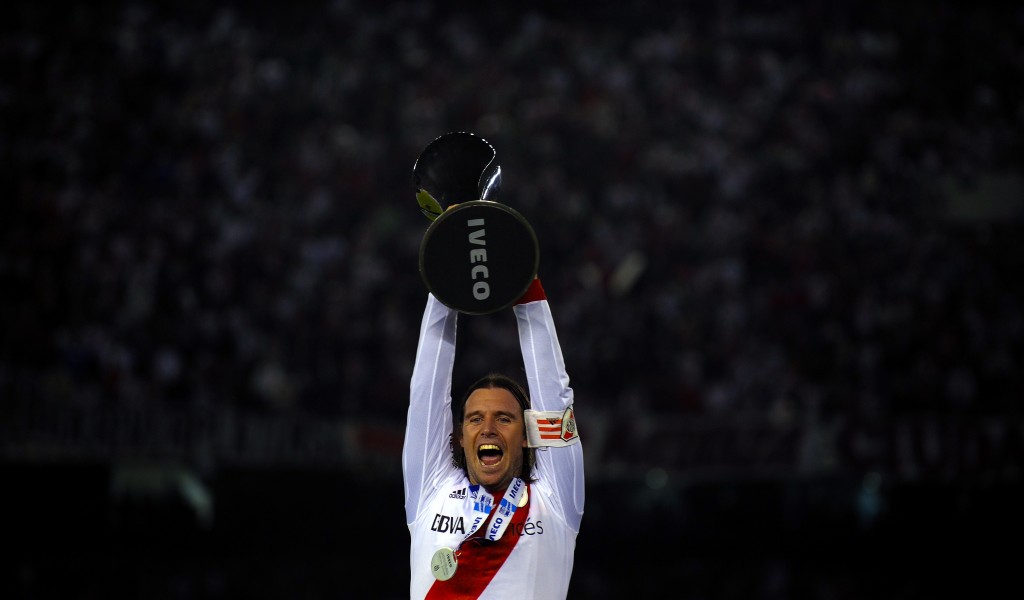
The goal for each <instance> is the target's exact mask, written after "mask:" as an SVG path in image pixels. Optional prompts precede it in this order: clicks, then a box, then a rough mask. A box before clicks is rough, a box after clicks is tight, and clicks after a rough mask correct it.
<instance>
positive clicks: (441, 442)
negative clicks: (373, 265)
mask: <svg viewBox="0 0 1024 600" xmlns="http://www.w3.org/2000/svg"><path fill="white" fill-rule="evenodd" d="M495 155H496V153H495V151H494V149H493V147H491V145H490V144H489V143H488V142H487V141H485V140H483V139H482V138H480V137H478V136H476V135H474V134H471V133H466V132H453V133H448V134H445V135H442V136H441V137H439V138H437V139H435V140H434V141H433V142H431V143H430V144H429V145H428V146H427V147H426V148H425V149H424V151H423V152H422V153H421V154H420V156H419V158H418V159H417V161H416V165H415V166H414V168H413V172H414V179H415V183H416V192H417V193H416V199H417V203H418V204H419V206H420V210H421V211H422V212H423V214H424V215H426V216H427V217H428V218H429V219H431V221H432V222H431V225H430V227H429V228H428V229H427V232H426V234H425V235H424V238H423V242H422V245H421V248H420V257H419V261H420V275H421V276H422V278H423V281H424V283H425V285H426V287H427V290H428V294H427V304H426V308H425V310H424V313H423V319H422V323H421V327H420V335H419V345H418V347H417V350H416V362H415V365H414V368H413V374H412V380H411V382H410V401H409V412H408V420H407V423H406V432H405V442H404V446H403V452H402V471H403V475H404V482H405V512H406V523H407V524H408V526H409V532H410V535H411V551H410V566H411V582H410V597H411V598H414V599H418V598H519V599H521V598H533V599H543V598H552V599H564V598H565V597H566V596H567V594H568V590H569V581H570V576H571V574H572V568H573V559H574V552H575V548H576V537H577V534H578V533H579V527H580V523H581V521H582V517H583V504H584V475H583V449H582V444H581V443H580V438H579V434H578V432H577V430H576V421H575V418H574V413H573V390H572V388H570V387H569V376H568V375H567V373H566V370H565V364H564V361H563V358H562V351H561V347H560V345H559V342H558V337H557V335H556V331H555V326H554V322H553V319H552V315H551V309H550V306H549V305H548V301H547V297H546V296H545V293H544V288H543V287H542V286H541V282H540V279H539V278H538V277H537V267H538V264H539V251H538V245H537V240H536V237H535V236H534V232H533V230H532V228H531V227H530V225H529V223H528V222H527V221H526V219H524V218H523V217H522V215H520V214H519V213H518V212H516V211H515V210H514V209H512V208H510V207H508V206H505V205H503V204H501V203H499V202H497V201H496V200H495V198H497V195H498V192H499V190H500V185H501V169H500V167H499V166H498V165H497V162H496V160H495ZM508 308H511V309H512V311H513V313H514V315H515V318H516V323H517V327H518V331H519V342H520V348H521V351H522V356H523V366H524V368H525V373H526V384H527V385H526V387H525V388H524V387H523V385H522V384H520V383H519V382H517V381H515V380H514V379H513V378H510V377H508V376H506V375H504V374H500V373H486V374H482V375H483V376H482V377H481V378H480V379H479V380H477V381H476V382H475V383H473V384H472V385H471V386H469V389H468V390H466V391H465V392H464V393H463V394H461V395H460V396H459V397H458V398H457V399H455V400H454V401H453V398H452V396H451V393H452V372H453V367H454V363H455V341H456V323H457V317H458V315H459V313H464V314H467V315H483V314H490V313H494V312H498V311H501V310H505V309H508Z"/></svg>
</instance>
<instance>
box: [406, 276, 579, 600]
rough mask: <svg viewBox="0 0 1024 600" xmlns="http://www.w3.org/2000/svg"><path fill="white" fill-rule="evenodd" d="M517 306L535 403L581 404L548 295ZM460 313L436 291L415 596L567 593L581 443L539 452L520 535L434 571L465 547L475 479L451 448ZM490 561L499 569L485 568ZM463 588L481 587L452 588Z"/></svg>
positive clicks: (420, 435)
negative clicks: (442, 552)
mask: <svg viewBox="0 0 1024 600" xmlns="http://www.w3.org/2000/svg"><path fill="white" fill-rule="evenodd" d="M513 311H514V312H515V316H516V322H517V326H518V330H519V342H520V348H521V350H522V355H523V364H524V366H525V368H526V376H527V386H528V388H529V391H530V402H531V408H532V409H533V410H541V411H552V410H558V411H562V410H564V409H565V408H567V407H568V406H570V405H571V404H572V403H573V391H572V388H570V387H569V377H568V375H567V374H566V371H565V363H564V360H563V358H562V350H561V347H560V345H559V343H558V337H557V335H556V332H555V327H554V321H553V319H552V317H551V309H550V306H549V305H548V302H547V300H546V299H545V300H535V301H533V302H528V303H525V304H518V305H516V306H515V307H514V308H513ZM457 316H458V313H457V312H456V311H454V310H452V309H450V308H448V307H446V306H445V305H444V304H442V303H441V302H440V301H438V300H437V299H436V298H435V297H434V296H433V295H428V297H427V306H426V309H425V310H424V313H423V321H422V324H421V327H420V338H419V347H418V348H417V351H416V363H415V366H414V368H413V375H412V381H411V384H410V402H409V413H408V421H407V423H406V432H405V444H404V446H403V451H402V471H403V474H404V481H405V513H406V523H407V524H408V526H409V532H410V534H411V537H412V540H411V551H410V567H411V571H412V579H411V582H410V586H409V590H410V598H413V599H419V598H427V597H436V598H441V597H444V598H450V597H469V598H482V599H496V598H517V599H522V598H533V599H537V600H541V599H547V598H551V599H564V598H565V597H566V595H567V594H568V590H569V579H570V576H571V574H572V568H573V554H574V551H575V548H576V536H577V534H578V533H579V527H580V522H581V520H582V518H583V502H584V481H583V447H582V444H581V443H576V444H573V445H571V446H567V447H564V448H540V449H538V450H537V461H536V465H535V467H534V472H533V474H534V477H535V478H536V481H535V482H533V483H531V484H530V485H529V488H528V498H529V501H528V503H527V505H526V506H525V507H523V508H521V509H519V510H517V511H516V513H515V517H514V519H513V522H512V526H510V527H509V529H507V530H506V531H505V534H504V536H503V540H504V538H505V537H508V536H514V537H512V538H511V540H504V542H505V543H499V542H496V543H494V544H493V545H490V546H489V547H488V548H486V549H485V548H482V547H478V548H474V549H472V550H471V551H472V552H474V553H476V555H475V556H474V557H473V559H472V560H469V559H467V560H461V559H460V563H459V567H458V568H457V570H456V573H455V576H454V577H453V578H452V579H451V580H449V581H448V582H444V583H441V582H437V580H436V579H435V578H434V576H433V574H432V572H431V558H432V557H433V555H434V553H435V552H436V551H437V550H438V549H440V548H443V547H448V548H452V549H455V548H457V547H458V546H459V544H460V542H462V541H463V539H465V537H466V535H467V534H468V533H469V532H468V531H466V528H467V522H468V518H467V515H468V508H467V506H468V504H467V503H468V502H471V500H469V499H467V493H466V490H467V489H468V488H469V485H470V482H469V479H468V478H467V477H466V475H465V473H463V471H462V470H461V469H459V468H457V467H455V466H454V465H453V464H452V456H451V449H450V447H449V436H450V434H451V432H452V419H451V402H452V398H451V386H452V370H453V366H454V363H455V333H456V320H457ZM498 501H500V498H495V503H497V502H498ZM511 542H514V544H513V543H511ZM481 546H482V545H481ZM482 563H486V564H487V565H490V567H477V566H476V565H480V564H482ZM454 588H460V589H462V590H472V591H470V592H468V594H467V593H466V592H462V594H463V595H453V592H452V590H453V589H454Z"/></svg>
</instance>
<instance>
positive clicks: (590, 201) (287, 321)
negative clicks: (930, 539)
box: [0, 0, 1024, 598]
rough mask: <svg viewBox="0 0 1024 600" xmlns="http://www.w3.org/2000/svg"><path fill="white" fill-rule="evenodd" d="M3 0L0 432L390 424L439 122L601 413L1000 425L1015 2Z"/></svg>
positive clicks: (1013, 338)
mask: <svg viewBox="0 0 1024 600" xmlns="http://www.w3.org/2000/svg"><path fill="white" fill-rule="evenodd" d="M668 6H670V7H671V8H667V7H668ZM1000 6H1001V5H1000ZM5 13H6V15H7V16H5V18H4V19H2V20H0V72H2V73H3V74H4V75H3V76H2V77H0V185H2V188H0V189H2V191H3V201H2V202H0V285H2V288H3V292H2V293H0V400H2V404H3V408H2V411H3V414H4V415H5V417H4V418H5V419H6V418H10V419H15V418H17V416H18V415H19V414H21V412H22V411H24V410H27V409H29V408H30V407H33V406H38V405H47V406H52V407H56V408H58V409H59V408H60V407H66V406H75V407H79V408H84V409H87V410H91V409H96V410H117V409H118V408H122V407H131V408H135V409H143V410H144V409H145V408H146V407H150V406H152V407H156V406H161V407H167V406H170V407H175V408H180V409H183V410H187V409H190V408H202V407H211V406H230V407H232V408H233V409H237V410H240V411H254V412H259V413H263V414H270V415H277V414H283V415H296V414H301V415H306V416H309V417H311V418H320V417H325V418H338V419H367V420H383V421H385V422H391V423H394V424H395V425H396V426H401V424H402V422H403V421H404V417H405V406H406V404H407V390H408V380H409V375H410V372H411V367H412V359H413V356H414V352H415V346H416V336H417V332H418V326H419V318H420V315H421V311H422V307H423V302H424V299H425V295H426V290H425V288H424V286H423V283H422V281H421V280H420V278H419V275H418V273H417V252H418V248H419V243H420V240H421V237H422V234H423V232H424V231H425V229H426V226H427V225H428V223H427V222H426V221H425V220H424V219H423V217H422V216H421V215H420V214H419V211H418V210H417V208H416V205H415V201H414V190H413V187H412V165H413V163H414V161H415V159H416V157H417V155H418V154H419V152H420V150H422V149H423V147H425V146H426V144H427V143H429V142H430V141H431V140H432V139H434V138H435V137H437V136H439V135H441V134H443V133H446V132H448V131H455V130H462V131H472V132H474V133H477V134H479V135H481V136H483V137H484V138H486V139H487V140H488V141H490V142H491V143H492V144H493V145H494V146H495V147H496V149H497V152H498V160H499V162H500V163H501V165H502V170H503V173H504V183H503V188H502V195H501V200H502V201H503V202H506V203H507V204H509V205H511V206H513V207H515V208H517V209H518V210H519V211H520V212H521V213H523V214H524V215H525V216H526V217H527V218H528V219H529V220H530V222H531V224H532V225H533V227H534V229H535V230H536V232H537V235H538V238H539V240H540V244H541V266H540V276H541V278H542V279H543V281H544V285H545V288H546V289H547V292H548V296H549V298H551V300H552V306H553V310H554V313H555V318H556V321H557V323H558V325H559V330H560V335H561V337H562V340H563V342H562V345H563V350H564V352H565V357H566V363H567V366H568V369H569V374H570V376H571V378H572V385H573V388H574V389H575V391H576V394H577V397H578V398H579V400H578V401H579V403H580V405H581V406H582V405H583V404H586V405H587V407H588V409H593V412H592V414H593V415H601V414H611V412H612V411H616V410H620V409H623V408H628V409H630V410H635V411H641V412H645V413H649V414H658V415H667V416H678V415H693V416H726V417H733V416H738V415H762V416H763V415H776V416H779V415H782V416H785V415H793V414H801V415H806V414H811V413H813V414H816V415H821V416H822V417H823V418H825V417H828V416H832V415H849V416H857V417H866V418H886V417H889V416H893V415H901V414H919V413H930V414H953V415H989V416H992V415H994V416H997V417H1002V416H1009V417H1019V416H1020V401H1019V390H1021V389H1022V388H1024V374H1022V373H1024V371H1022V370H1021V369H1020V366H1021V365H1022V364H1024V310H1022V307H1024V284H1022V281H1024V279H1022V278H1021V276H1020V274H1021V273H1022V272H1024V236H1022V235H1021V226H1022V223H1024V177H1022V174H1021V171H1020V158H1021V154H1022V153H1021V150H1022V148H1021V139H1022V137H1021V128H1022V126H1024V99H1022V96H1021V94H1020V91H1019V82H1020V81H1022V80H1024V59H1022V57H1024V11H1022V10H1021V9H1020V8H1016V9H1013V8H1009V7H999V8H997V5H996V4H995V3H993V4H992V6H989V4H988V3H984V2H981V3H974V4H972V5H964V4H962V3H956V2H950V1H940V2H920V1H913V2H909V3H860V2H848V1H840V2H829V3H773V2H751V3H741V2H723V3H682V4H678V5H676V4H669V5H666V4H665V3H658V2H648V1H638V2H633V3H606V2H594V3H586V4H584V3H576V2H551V3H532V2H527V3H508V4H504V5H502V6H498V7H490V8H488V9H487V10H468V9H465V8H463V4H462V3H457V2H434V3H432V2H417V1H414V0H402V1H400V2H361V1H358V0H333V1H324V2H309V3H287V4H279V3H272V2H253V3H249V2H218V3H204V2H189V1H186V2H175V3H149V2H141V1H138V2H131V1H123V2H120V1H115V2H100V3H98V4H94V3H79V4H71V5H66V4H55V3H28V2H17V3H15V4H14V5H13V6H11V7H8V8H7V10H6V11H5ZM513 328H514V323H513V322H512V321H511V320H510V317H509V316H508V315H502V314H499V315H491V316H487V317H474V318H465V319H463V320H461V321H460V336H464V337H465V338H466V343H467V345H470V344H473V345H481V344H484V343H487V344H492V345H490V346H488V347H487V350H486V351H483V352H474V353H471V354H464V355H463V356H460V357H459V363H458V364H457V367H458V369H459V375H460V376H461V375H463V374H465V377H469V376H470V374H476V373H478V372H479V371H480V370H482V369H489V368H491V367H493V366H495V365H499V366H505V365H512V364H514V361H515V359H516V357H517V355H518V354H517V353H518V349H517V347H516V345H515V344H516V340H515V338H514V335H513V332H514V329H513ZM478 347H479V346H478ZM585 417H586V415H582V414H581V419H584V418H585ZM591 418H597V417H596V416H592V417H591ZM758 597H765V598H771V597H781V596H777V595H772V590H760V592H759V595H758Z"/></svg>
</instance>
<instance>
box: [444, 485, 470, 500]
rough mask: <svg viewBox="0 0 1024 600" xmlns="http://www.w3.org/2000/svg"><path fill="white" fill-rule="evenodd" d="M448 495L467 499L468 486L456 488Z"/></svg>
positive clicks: (457, 498)
mask: <svg viewBox="0 0 1024 600" xmlns="http://www.w3.org/2000/svg"><path fill="white" fill-rule="evenodd" d="M448 497H449V498H455V499H456V500H465V499H466V488H462V489H461V490H455V491H454V492H452V493H450V494H448Z"/></svg>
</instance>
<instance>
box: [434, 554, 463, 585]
mask: <svg viewBox="0 0 1024 600" xmlns="http://www.w3.org/2000/svg"><path fill="white" fill-rule="evenodd" d="M458 566H459V563H458V559H456V558H455V551H454V550H452V549H451V548H440V549H438V551H437V552H435V553H434V556H433V557H432V558H431V559H430V572H431V573H433V575H434V579H437V580H438V581H448V580H449V579H451V578H452V576H453V575H455V569H457V568H458Z"/></svg>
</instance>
